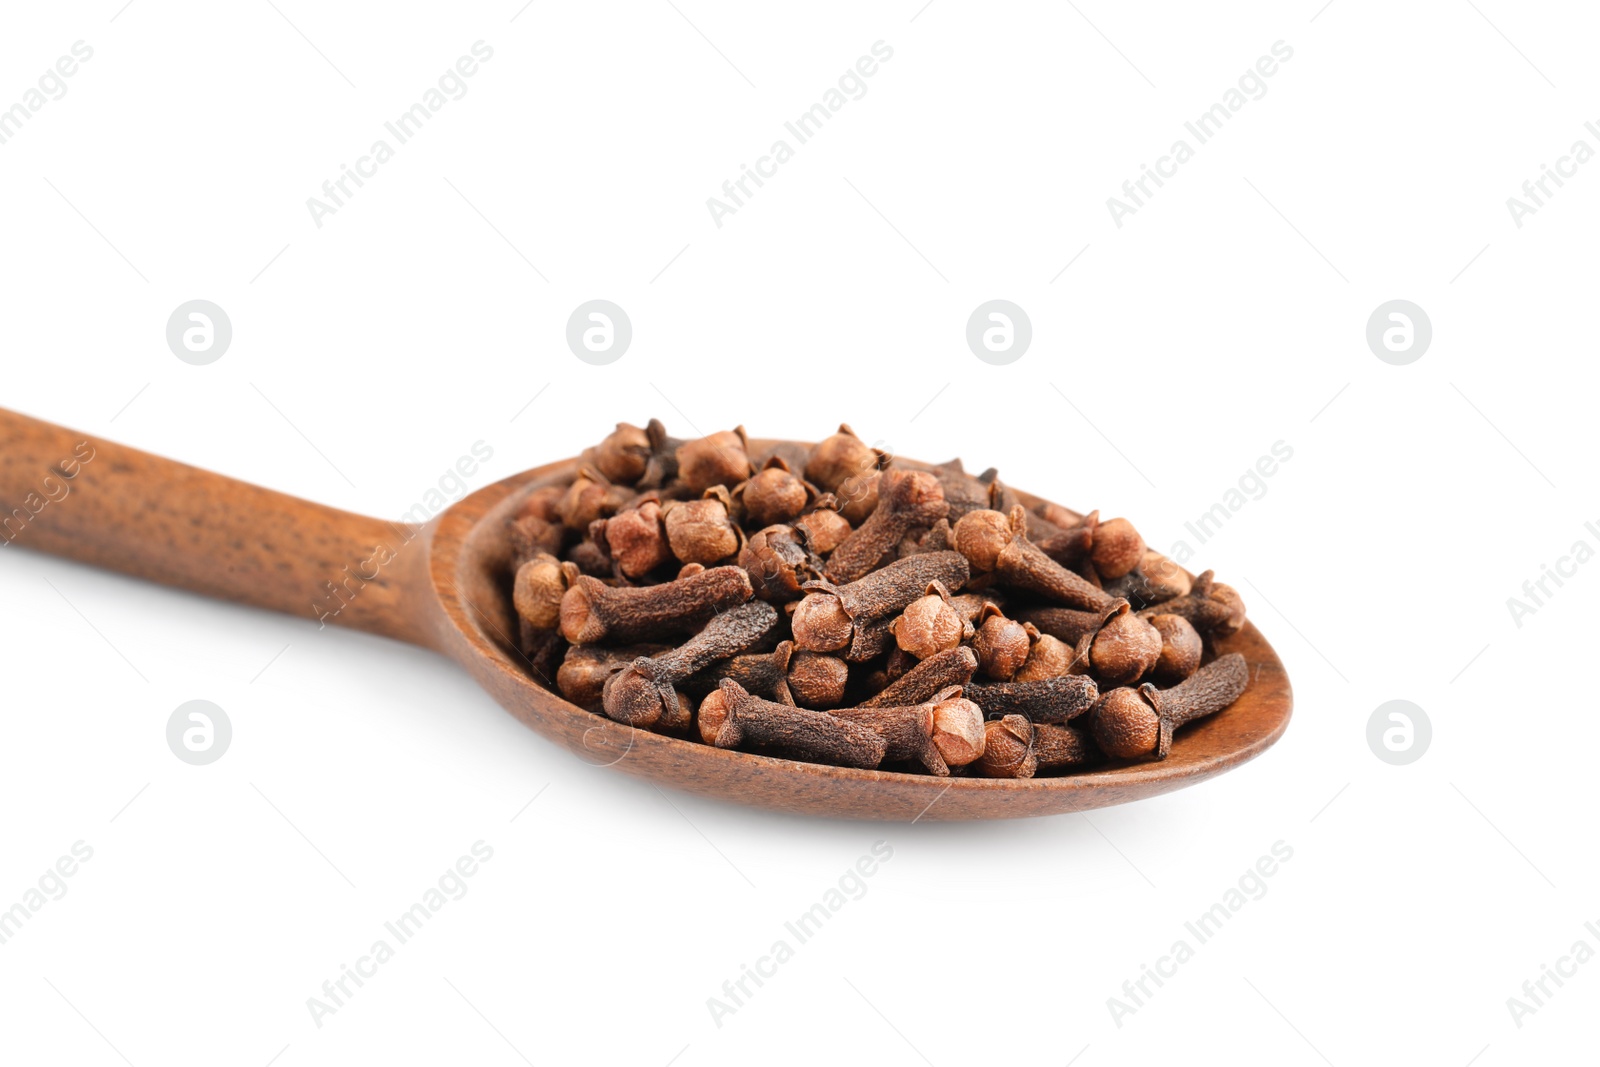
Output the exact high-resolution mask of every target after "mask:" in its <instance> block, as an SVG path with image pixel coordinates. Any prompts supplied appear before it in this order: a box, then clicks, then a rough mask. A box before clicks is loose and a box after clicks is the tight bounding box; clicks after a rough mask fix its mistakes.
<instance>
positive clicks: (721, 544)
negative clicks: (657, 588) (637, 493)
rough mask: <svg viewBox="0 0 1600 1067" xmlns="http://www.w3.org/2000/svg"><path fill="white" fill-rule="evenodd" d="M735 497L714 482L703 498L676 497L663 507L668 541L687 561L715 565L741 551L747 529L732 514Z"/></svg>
mask: <svg viewBox="0 0 1600 1067" xmlns="http://www.w3.org/2000/svg"><path fill="white" fill-rule="evenodd" d="M732 507H733V500H732V498H731V497H730V496H729V495H728V490H726V489H724V488H723V487H722V486H720V485H718V486H714V487H712V488H710V489H707V490H706V491H705V494H704V495H703V496H702V497H701V498H700V499H699V500H674V501H673V502H672V503H670V504H668V505H667V506H666V507H665V508H663V509H662V512H661V515H662V521H663V523H664V524H665V526H666V530H667V543H668V544H669V545H670V546H671V547H672V554H673V555H674V556H677V557H678V559H679V560H680V561H682V562H684V563H703V564H705V565H706V566H708V567H709V566H711V565H713V564H715V563H720V562H722V561H723V560H725V559H727V558H728V557H730V556H732V555H733V554H734V553H736V552H738V551H739V549H740V548H741V547H743V544H744V532H743V531H742V530H740V529H739V527H738V526H736V525H735V524H734V523H733V521H732V520H731V519H730V518H729V517H728V512H729V511H730V510H731V509H732Z"/></svg>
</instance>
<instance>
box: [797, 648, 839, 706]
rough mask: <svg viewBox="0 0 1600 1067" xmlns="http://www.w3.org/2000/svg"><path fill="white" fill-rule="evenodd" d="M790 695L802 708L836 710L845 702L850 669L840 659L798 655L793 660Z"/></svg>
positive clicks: (801, 653) (803, 653) (808, 653)
mask: <svg viewBox="0 0 1600 1067" xmlns="http://www.w3.org/2000/svg"><path fill="white" fill-rule="evenodd" d="M787 681H788V684H789V692H790V693H791V694H793V696H794V702H795V703H796V704H798V705H800V706H801V707H802V708H836V707H838V706H839V705H840V704H843V703H844V693H845V686H846V685H848V684H849V682H850V668H849V665H847V664H846V663H845V661H844V660H842V659H839V658H838V657H837V656H824V655H822V654H821V653H818V652H796V653H795V654H794V656H793V658H792V659H791V660H790V661H789V673H788V677H787Z"/></svg>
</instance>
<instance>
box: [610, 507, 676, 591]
mask: <svg viewBox="0 0 1600 1067" xmlns="http://www.w3.org/2000/svg"><path fill="white" fill-rule="evenodd" d="M601 521H602V522H604V524H605V525H604V526H603V527H601V530H602V533H603V535H604V538H605V544H606V548H607V549H609V550H610V553H611V560H612V562H613V563H614V564H615V565H616V568H617V572H618V573H619V574H621V575H622V576H623V577H624V578H642V577H644V576H645V575H646V574H649V573H650V572H651V571H653V570H655V569H656V568H657V567H659V566H661V565H662V564H663V563H665V562H667V561H668V560H669V559H671V558H672V551H671V548H670V546H669V545H668V544H667V532H666V528H665V527H664V526H663V525H662V523H661V504H660V501H659V500H657V498H656V497H655V495H654V494H651V495H648V496H645V497H641V498H640V499H639V500H637V501H635V502H634V503H633V504H630V505H629V506H628V507H627V508H624V509H623V510H622V511H619V512H617V513H616V514H615V515H613V516H612V517H611V518H609V519H603V520H601Z"/></svg>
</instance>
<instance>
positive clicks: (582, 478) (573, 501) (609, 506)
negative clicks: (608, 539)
mask: <svg viewBox="0 0 1600 1067" xmlns="http://www.w3.org/2000/svg"><path fill="white" fill-rule="evenodd" d="M633 495H634V494H633V490H632V489H629V488H628V487H627V486H625V485H612V484H611V483H610V482H609V481H607V480H606V477H605V475H603V474H601V473H600V472H599V471H597V470H595V469H594V468H592V467H580V468H579V469H578V476H577V477H576V478H574V479H573V480H572V484H571V485H570V486H568V487H567V492H566V495H565V496H563V497H562V498H561V521H562V522H564V523H566V525H567V527H568V528H569V529H573V530H587V529H588V528H589V524H590V523H591V522H593V521H594V520H596V519H603V518H605V517H606V516H608V515H615V514H616V513H617V512H618V511H620V510H622V507H623V505H624V504H626V503H627V502H628V501H629V500H632V499H633Z"/></svg>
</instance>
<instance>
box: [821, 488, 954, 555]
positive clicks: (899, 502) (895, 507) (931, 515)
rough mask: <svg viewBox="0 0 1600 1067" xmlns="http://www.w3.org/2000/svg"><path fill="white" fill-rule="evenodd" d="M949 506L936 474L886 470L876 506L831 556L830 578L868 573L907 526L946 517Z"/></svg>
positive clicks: (919, 524)
mask: <svg viewBox="0 0 1600 1067" xmlns="http://www.w3.org/2000/svg"><path fill="white" fill-rule="evenodd" d="M947 508H948V505H947V504H946V503H945V500H944V490H943V489H941V488H940V487H939V482H938V479H936V478H934V476H933V475H931V474H927V473H924V472H922V471H905V470H889V471H886V472H884V475H883V484H882V487H881V489H880V491H879V494H878V506H877V508H876V510H874V511H873V512H872V515H871V517H870V518H868V519H867V520H866V521H865V522H863V523H862V524H861V525H860V526H858V527H857V528H856V530H855V531H854V532H853V533H851V534H850V536H849V537H846V538H845V539H844V542H843V543H842V544H840V545H839V547H838V548H836V549H834V550H833V554H832V555H831V556H829V557H828V565H827V571H826V573H827V576H828V580H829V581H830V582H836V583H844V582H853V581H855V580H856V579H857V578H862V577H865V576H866V574H867V573H868V572H869V571H871V570H872V569H873V568H875V567H877V566H878V564H879V563H880V562H882V561H883V558H884V557H885V556H887V555H888V554H889V553H891V552H893V551H894V550H895V549H896V548H897V547H898V546H899V544H900V539H901V538H902V537H904V536H905V535H906V532H907V531H908V530H910V529H912V528H913V527H917V526H932V525H933V524H934V523H936V522H938V521H939V520H940V519H942V518H944V514H945V511H946V509H947Z"/></svg>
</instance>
